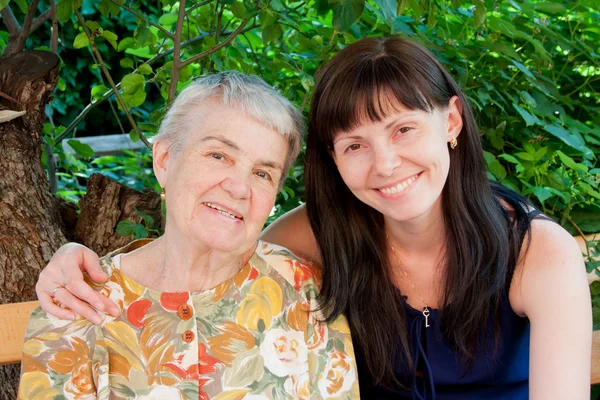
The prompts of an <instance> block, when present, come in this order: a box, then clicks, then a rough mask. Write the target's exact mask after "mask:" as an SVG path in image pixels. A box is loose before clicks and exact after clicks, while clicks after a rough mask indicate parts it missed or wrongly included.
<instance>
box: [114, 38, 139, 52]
mask: <svg viewBox="0 0 600 400" xmlns="http://www.w3.org/2000/svg"><path fill="white" fill-rule="evenodd" d="M137 48H138V43H137V41H136V40H135V39H134V38H132V37H126V38H125V39H123V40H121V41H120V42H119V47H118V48H117V51H123V50H126V49H137Z"/></svg>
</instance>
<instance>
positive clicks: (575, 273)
mask: <svg viewBox="0 0 600 400" xmlns="http://www.w3.org/2000/svg"><path fill="white" fill-rule="evenodd" d="M523 249H524V251H525V254H524V255H523V256H522V257H521V260H520V263H519V265H518V266H517V270H516V271H515V275H514V278H513V282H512V286H511V290H510V298H511V305H512V306H513V309H514V310H515V312H517V313H518V314H522V315H525V316H526V317H527V318H528V319H529V320H530V322H531V344H530V365H529V372H530V374H529V376H530V380H529V384H530V389H529V390H530V398H531V399H534V400H535V399H550V398H552V399H567V398H568V399H573V400H576V399H582V400H583V399H586V400H587V399H589V387H590V364H591V340H592V312H591V302H590V292H589V286H588V282H587V275H586V270H585V264H584V262H583V257H582V255H581V251H580V249H579V246H578V245H577V242H576V241H575V239H574V238H573V237H572V236H571V235H570V234H569V233H568V232H566V231H565V230H564V229H563V228H562V227H560V226H559V225H558V224H555V223H553V222H551V221H544V220H534V221H533V223H532V231H531V242H530V243H529V246H527V240H526V241H525V243H524V245H523Z"/></svg>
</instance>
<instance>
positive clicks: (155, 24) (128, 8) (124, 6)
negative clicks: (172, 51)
mask: <svg viewBox="0 0 600 400" xmlns="http://www.w3.org/2000/svg"><path fill="white" fill-rule="evenodd" d="M110 1H111V2H112V3H113V4H116V5H118V6H119V7H121V8H122V9H123V10H127V11H129V12H130V13H132V14H133V15H135V16H136V17H137V18H139V19H141V20H142V21H146V22H148V24H150V25H152V26H154V27H155V28H156V29H158V30H159V31H161V32H162V33H164V34H165V35H167V36H168V37H170V38H171V39H173V34H172V33H171V32H169V31H168V30H167V29H165V28H164V27H163V26H162V25H160V24H157V23H155V22H152V21H150V19H149V18H144V16H143V15H141V14H140V13H138V12H137V11H135V10H134V9H132V8H130V7H127V6H126V5H124V4H121V3H119V2H118V1H116V0H110Z"/></svg>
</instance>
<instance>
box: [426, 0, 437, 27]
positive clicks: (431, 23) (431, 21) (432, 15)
mask: <svg viewBox="0 0 600 400" xmlns="http://www.w3.org/2000/svg"><path fill="white" fill-rule="evenodd" d="M436 14H437V7H436V6H435V5H430V6H429V16H428V17H427V29H433V28H434V27H435V25H436V24H437V17H436Z"/></svg>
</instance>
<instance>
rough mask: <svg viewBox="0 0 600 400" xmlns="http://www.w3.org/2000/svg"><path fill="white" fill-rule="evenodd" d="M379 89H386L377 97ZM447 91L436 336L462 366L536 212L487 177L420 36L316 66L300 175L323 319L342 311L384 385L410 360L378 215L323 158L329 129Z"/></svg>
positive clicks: (466, 115)
mask: <svg viewBox="0 0 600 400" xmlns="http://www.w3.org/2000/svg"><path fill="white" fill-rule="evenodd" d="M381 93H385V95H386V96H387V97H389V99H387V100H388V101H384V102H383V103H384V104H385V106H383V105H382V99H380V98H379V94H381ZM453 96H458V98H459V99H460V102H461V103H462V119H463V128H462V131H461V133H460V136H459V137H458V146H457V147H456V149H454V150H452V151H451V152H450V170H449V175H448V179H447V181H446V184H445V186H444V189H443V191H442V209H443V214H444V222H445V230H446V249H445V253H444V256H445V257H444V259H443V267H444V271H445V273H444V283H443V286H442V287H443V292H442V293H443V296H442V299H441V303H440V314H439V315H440V326H441V331H442V335H443V338H444V340H445V341H446V343H447V344H448V345H449V346H451V348H453V349H455V351H457V353H458V354H459V355H461V356H462V357H461V359H463V360H464V361H466V365H467V367H466V368H467V369H468V365H470V361H472V360H473V357H474V355H475V353H476V351H477V350H478V349H480V348H481V346H482V344H483V342H484V341H485V340H488V339H489V338H488V337H487V336H486V333H485V332H487V331H488V329H486V328H485V327H486V326H489V323H490V320H494V321H495V325H496V326H495V332H496V340H497V334H498V317H499V305H500V301H501V298H502V296H503V295H506V293H507V290H508V285H509V283H510V280H511V278H512V275H513V272H514V270H515V266H516V264H517V260H518V258H519V252H520V248H521V243H522V241H523V239H524V238H525V236H526V234H527V233H528V232H529V227H530V223H531V219H532V218H533V214H532V213H530V212H528V205H527V203H526V201H525V199H523V198H522V197H520V196H519V195H517V194H515V193H513V192H511V191H509V190H508V189H506V188H504V187H502V186H500V185H497V184H494V183H491V182H490V181H489V180H488V178H487V175H486V165H485V162H484V158H483V150H482V144H481V140H480V137H479V134H478V131H477V126H476V123H475V120H474V118H473V114H472V112H471V109H470V107H469V104H468V102H467V100H466V98H465V96H464V95H463V93H462V91H461V90H460V88H459V87H458V85H457V83H456V82H455V81H454V79H453V78H452V77H451V76H450V75H449V73H448V72H447V71H446V70H445V69H444V68H443V67H442V66H441V65H440V63H439V62H438V61H437V60H436V59H435V58H434V57H433V56H432V55H431V54H430V53H429V52H428V51H427V50H426V49H425V48H423V47H422V46H420V45H417V44H415V43H412V42H410V41H407V40H403V39H401V38H396V37H392V38H388V39H363V40H361V41H359V42H356V43H354V44H352V45H350V46H348V47H346V48H345V49H344V50H342V51H340V52H339V54H337V55H336V56H335V57H333V58H332V59H331V60H330V61H329V62H328V63H327V65H325V66H324V67H323V69H322V70H321V71H320V72H319V74H318V75H317V84H316V86H315V91H314V95H313V98H312V104H311V107H310V116H309V124H308V138H307V150H306V172H305V174H306V175H305V181H306V207H307V212H308V217H309V220H310V223H311V226H312V229H313V232H314V234H315V237H316V239H317V242H318V245H319V250H320V253H321V256H322V260H323V286H322V289H321V294H320V304H321V306H322V307H323V309H324V311H325V312H326V315H327V319H328V321H331V320H333V319H335V318H336V317H337V316H339V315H340V314H342V313H343V314H345V315H346V316H347V318H348V320H349V323H350V327H351V330H352V336H353V340H354V342H355V344H356V347H357V350H358V351H359V352H360V354H361V358H362V359H363V360H364V364H365V367H366V368H367V370H368V371H367V372H368V373H369V374H370V375H371V377H372V379H373V381H374V382H375V383H382V384H385V385H387V386H399V385H400V386H404V385H403V384H402V382H399V381H398V380H397V379H396V377H395V376H394V372H393V369H394V364H395V362H397V361H398V360H399V359H401V360H402V361H403V362H406V363H407V364H408V365H409V366H410V367H411V368H413V365H412V360H411V356H410V352H409V345H408V340H407V328H406V322H405V316H404V308H403V305H402V299H401V293H400V291H399V290H398V288H397V287H395V286H394V284H393V283H392V279H391V271H390V263H389V260H388V258H387V254H388V252H387V250H386V248H387V243H386V234H385V226H384V220H383V215H382V214H381V213H379V212H378V211H376V210H374V209H373V208H371V207H369V206H368V205H366V204H364V203H363V202H361V201H360V200H358V199H357V198H356V197H355V196H354V195H353V194H352V192H351V191H350V190H349V189H348V187H347V186H346V185H345V183H344V181H343V180H342V178H341V176H340V174H339V172H338V170H337V168H336V165H335V163H334V161H333V159H332V156H331V149H332V146H333V139H334V137H335V135H336V134H338V133H339V132H342V131H348V130H351V129H353V128H355V127H357V126H358V125H360V123H361V122H362V121H364V120H365V119H368V120H370V121H381V120H382V119H383V118H384V117H385V113H386V108H388V109H389V104H393V103H394V101H393V100H395V101H397V102H398V103H399V104H401V105H402V106H403V107H405V108H407V109H411V110H415V109H417V110H423V111H428V112H430V111H432V110H433V109H434V108H435V107H442V108H443V107H447V106H448V102H449V100H450V99H451V98H452V97H453ZM384 100H385V99H384ZM389 100H392V101H389ZM501 199H502V200H503V201H505V202H506V203H507V204H509V206H510V207H509V208H510V212H509V210H507V208H505V207H504V206H503V205H502V204H501V201H500V200H501ZM467 310H468V312H466V311H467Z"/></svg>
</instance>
